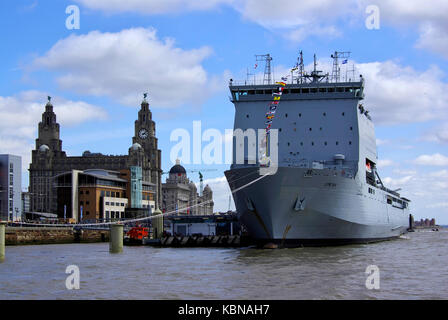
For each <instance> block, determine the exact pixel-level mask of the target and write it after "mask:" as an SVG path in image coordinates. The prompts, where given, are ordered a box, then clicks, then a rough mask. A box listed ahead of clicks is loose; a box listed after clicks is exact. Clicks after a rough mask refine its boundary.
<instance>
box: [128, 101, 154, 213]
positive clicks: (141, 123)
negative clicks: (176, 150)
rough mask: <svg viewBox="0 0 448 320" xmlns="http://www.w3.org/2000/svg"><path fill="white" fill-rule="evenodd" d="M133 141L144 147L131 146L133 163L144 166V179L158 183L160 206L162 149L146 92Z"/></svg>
mask: <svg viewBox="0 0 448 320" xmlns="http://www.w3.org/2000/svg"><path fill="white" fill-rule="evenodd" d="M132 143H133V145H134V146H135V145H136V144H138V145H140V146H141V147H142V150H137V149H136V148H131V149H130V150H129V156H130V161H131V162H133V163H131V165H137V166H140V167H142V178H143V181H146V182H150V183H153V184H155V185H157V188H158V192H157V198H158V199H157V200H158V201H156V207H157V208H159V204H160V203H161V198H160V196H161V194H162V169H161V151H160V150H159V149H158V145H157V138H156V124H155V122H154V121H153V120H152V113H151V111H150V110H149V103H148V101H147V94H146V93H145V94H144V98H143V101H142V103H141V107H140V111H139V112H138V119H137V120H135V128H134V137H133V138H132Z"/></svg>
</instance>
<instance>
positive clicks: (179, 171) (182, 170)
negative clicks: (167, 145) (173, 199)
mask: <svg viewBox="0 0 448 320" xmlns="http://www.w3.org/2000/svg"><path fill="white" fill-rule="evenodd" d="M170 174H187V171H185V168H184V167H182V166H181V165H180V160H179V159H178V160H176V165H174V166H173V167H172V168H171V169H170Z"/></svg>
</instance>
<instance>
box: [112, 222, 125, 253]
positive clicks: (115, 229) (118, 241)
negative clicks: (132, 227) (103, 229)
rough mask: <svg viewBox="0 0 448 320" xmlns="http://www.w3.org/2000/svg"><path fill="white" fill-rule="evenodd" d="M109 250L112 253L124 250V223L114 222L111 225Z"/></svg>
mask: <svg viewBox="0 0 448 320" xmlns="http://www.w3.org/2000/svg"><path fill="white" fill-rule="evenodd" d="M109 252H110V253H120V252H123V225H122V224H112V225H111V226H110V242H109Z"/></svg>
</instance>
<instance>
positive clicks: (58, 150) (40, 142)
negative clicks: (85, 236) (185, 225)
mask: <svg viewBox="0 0 448 320" xmlns="http://www.w3.org/2000/svg"><path fill="white" fill-rule="evenodd" d="M38 132H39V133H38V138H37V139H36V147H35V149H34V150H33V151H32V162H31V164H30V168H29V172H30V184H29V185H30V187H29V193H30V210H31V211H32V212H50V213H54V212H56V210H57V193H56V190H55V187H54V177H55V176H57V175H59V174H61V173H65V172H69V171H71V170H87V169H104V170H111V171H120V170H128V169H129V168H130V167H132V166H139V167H141V168H142V180H143V182H148V183H152V184H155V185H156V189H157V192H156V201H155V202H156V207H157V208H159V207H160V204H161V202H162V199H161V194H162V184H161V176H162V170H161V151H160V150H159V149H158V146H157V144H158V140H157V138H156V125H155V122H154V121H153V120H152V113H151V111H150V110H149V103H148V102H147V101H146V99H144V100H143V102H142V104H141V108H140V111H139V112H138V119H137V120H136V121H135V134H134V137H133V138H132V143H133V144H132V146H131V147H130V148H129V150H128V154H127V155H118V156H109V155H103V154H99V153H90V152H89V151H86V152H84V154H83V155H82V156H81V157H79V156H77V157H69V156H67V155H66V153H65V151H63V149H62V141H61V139H60V127H59V124H58V123H57V121H56V114H55V113H54V111H53V105H52V104H51V102H50V101H48V103H47V105H46V106H45V112H44V113H43V114H42V121H41V122H40V123H39V131H38Z"/></svg>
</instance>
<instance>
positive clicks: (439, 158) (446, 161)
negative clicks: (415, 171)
mask: <svg viewBox="0 0 448 320" xmlns="http://www.w3.org/2000/svg"><path fill="white" fill-rule="evenodd" d="M414 163H415V164H418V165H424V166H448V157H446V156H444V155H441V154H440V153H435V154H432V155H427V154H424V155H421V156H419V157H418V158H417V159H415V160H414Z"/></svg>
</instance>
